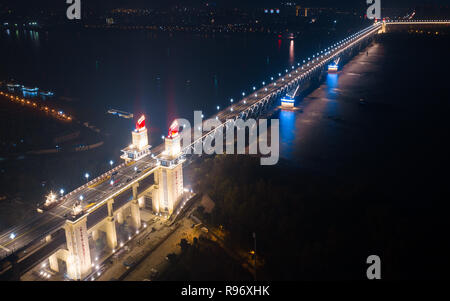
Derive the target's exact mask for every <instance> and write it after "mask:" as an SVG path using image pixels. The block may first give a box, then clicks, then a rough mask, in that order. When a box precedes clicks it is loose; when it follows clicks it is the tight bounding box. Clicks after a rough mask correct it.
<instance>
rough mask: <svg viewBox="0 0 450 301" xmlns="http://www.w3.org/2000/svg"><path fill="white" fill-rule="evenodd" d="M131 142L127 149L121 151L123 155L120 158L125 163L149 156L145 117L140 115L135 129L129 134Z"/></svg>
mask: <svg viewBox="0 0 450 301" xmlns="http://www.w3.org/2000/svg"><path fill="white" fill-rule="evenodd" d="M131 135H132V138H133V142H132V144H131V145H129V146H128V147H127V148H125V149H123V150H122V152H123V155H122V156H120V158H122V159H124V160H125V162H129V161H132V160H134V161H137V160H139V159H141V158H143V157H145V156H147V155H148V154H150V148H151V146H150V145H148V133H147V128H146V127H145V116H144V115H142V116H141V118H139V120H138V122H137V123H136V129H135V130H134V131H132V132H131Z"/></svg>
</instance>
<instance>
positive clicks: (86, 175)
mask: <svg viewBox="0 0 450 301" xmlns="http://www.w3.org/2000/svg"><path fill="white" fill-rule="evenodd" d="M84 177H85V178H86V181H87V180H89V174H88V173H85V174H84Z"/></svg>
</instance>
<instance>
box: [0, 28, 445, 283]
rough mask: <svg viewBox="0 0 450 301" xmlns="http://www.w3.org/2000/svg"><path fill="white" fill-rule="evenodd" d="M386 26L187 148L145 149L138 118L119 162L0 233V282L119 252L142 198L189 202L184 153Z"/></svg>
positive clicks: (262, 95) (310, 66)
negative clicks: (43, 264)
mask: <svg viewBox="0 0 450 301" xmlns="http://www.w3.org/2000/svg"><path fill="white" fill-rule="evenodd" d="M391 24H393V22H392V23H391V22H375V23H374V24H372V25H371V26H369V27H367V28H365V29H363V30H361V31H359V32H356V33H354V34H352V35H351V36H349V37H347V38H345V39H343V40H341V41H339V42H336V43H335V44H333V45H330V46H329V47H327V48H325V49H323V50H321V51H320V52H317V53H315V54H313V55H312V56H311V57H309V58H308V59H305V60H304V61H303V62H299V63H297V65H296V66H291V69H286V71H285V72H284V73H283V74H281V73H279V77H278V78H271V81H270V82H267V83H263V85H262V86H261V87H260V88H258V89H257V88H256V87H253V91H252V92H251V93H249V94H247V95H245V94H244V93H243V98H242V99H241V100H240V101H238V102H236V103H233V102H231V105H230V106H229V107H227V108H225V109H223V110H221V111H219V112H218V113H217V114H216V115H214V116H212V117H211V118H216V119H217V120H219V121H220V122H221V125H220V126H219V127H216V128H215V129H213V130H211V131H208V132H204V133H202V135H201V137H200V138H198V139H195V140H194V141H192V143H190V144H189V145H183V146H181V144H180V136H179V135H176V133H175V134H174V132H170V133H169V135H168V136H167V137H165V138H164V143H163V144H161V145H159V146H156V147H153V148H150V146H149V145H148V136H147V135H148V133H147V129H146V128H145V120H144V123H143V125H142V124H137V126H136V130H134V131H133V133H132V138H133V143H132V144H131V145H130V146H129V147H127V148H126V149H124V155H123V156H122V158H123V159H124V160H125V162H124V163H123V164H121V165H119V166H117V167H115V168H114V169H112V170H110V171H108V172H107V173H105V174H103V175H101V176H99V177H97V178H95V179H93V180H91V181H90V182H88V183H86V184H85V185H83V186H81V187H78V188H77V189H75V190H74V191H72V192H70V193H68V194H66V195H64V196H62V197H61V198H59V199H58V204H57V205H56V206H55V207H53V208H51V209H49V210H46V211H43V212H42V213H41V214H39V215H37V216H34V217H32V218H31V219H30V220H29V221H28V222H26V223H24V224H22V225H18V226H15V227H13V228H11V229H8V230H7V231H5V232H3V233H1V234H0V259H2V261H1V262H0V263H1V265H0V277H1V276H3V277H4V278H6V279H18V277H19V276H20V275H21V274H23V273H25V272H26V271H28V270H29V269H31V268H32V267H33V266H35V265H36V264H37V263H38V262H39V261H42V260H43V259H45V258H48V259H49V265H50V268H51V269H52V270H54V271H58V270H59V265H58V260H59V261H64V262H65V263H66V266H67V274H68V276H69V277H70V278H71V279H74V280H81V279H84V278H85V277H86V276H87V275H89V274H90V273H91V272H92V263H93V261H92V258H91V253H90V245H89V240H91V241H92V240H93V241H96V240H97V239H98V238H99V236H100V235H105V236H106V241H107V246H108V248H109V250H110V252H111V253H114V252H116V251H117V250H118V249H119V248H120V244H119V243H118V238H117V232H116V226H117V225H120V224H123V223H124V221H125V220H129V221H130V227H131V229H132V230H133V231H136V232H138V231H139V230H140V229H141V228H142V227H143V225H142V222H141V216H140V208H143V207H144V206H145V203H146V200H147V199H150V200H151V203H152V210H153V211H154V212H155V213H157V214H164V215H170V214H172V213H173V212H174V211H176V210H177V208H178V207H179V206H180V204H182V203H183V202H184V201H185V200H186V199H187V198H189V196H190V192H189V191H186V189H184V186H183V170H182V165H183V162H184V161H185V155H186V154H187V153H189V151H190V150H193V149H194V148H195V146H196V145H198V144H200V143H203V142H204V141H205V139H206V138H208V137H210V136H211V135H214V133H215V132H216V131H217V130H224V129H225V128H226V127H227V126H230V125H233V126H234V123H235V121H236V120H237V119H239V118H242V119H247V118H258V116H260V115H261V113H263V112H264V111H265V110H267V109H268V108H269V107H270V106H272V105H273V104H275V102H277V101H278V100H279V99H280V98H281V97H282V96H284V95H285V94H287V93H297V92H298V90H301V89H302V87H303V86H305V85H306V83H308V82H310V81H312V80H314V79H318V78H320V77H321V76H322V75H323V74H324V73H325V72H326V71H327V67H328V64H329V63H330V62H334V61H339V60H340V59H341V58H344V57H351V56H353V55H354V54H356V53H357V52H359V50H361V49H362V48H363V47H364V46H366V45H367V44H368V43H370V42H371V40H372V38H373V37H374V36H375V35H376V34H379V33H382V32H384V29H385V26H389V25H391ZM445 24H447V23H445ZM341 61H342V60H341ZM293 91H294V92H293ZM140 121H141V120H140ZM141 122H142V121H141ZM111 179H114V180H113V181H112V182H111ZM115 182H120V184H119V185H115V184H114V183H115ZM80 206H81V207H82V208H83V207H84V208H85V209H84V210H81V211H80V213H79V214H75V215H74V208H75V209H76V208H78V207H80ZM34 257H35V258H34Z"/></svg>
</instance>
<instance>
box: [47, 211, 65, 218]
mask: <svg viewBox="0 0 450 301" xmlns="http://www.w3.org/2000/svg"><path fill="white" fill-rule="evenodd" d="M48 214H50V215H53V216H56V217H59V218H63V217H62V216H60V215H58V214H56V213H53V212H50V211H48Z"/></svg>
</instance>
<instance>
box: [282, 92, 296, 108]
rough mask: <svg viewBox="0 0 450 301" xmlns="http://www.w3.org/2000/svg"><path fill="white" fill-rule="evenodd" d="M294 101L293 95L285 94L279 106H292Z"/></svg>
mask: <svg viewBox="0 0 450 301" xmlns="http://www.w3.org/2000/svg"><path fill="white" fill-rule="evenodd" d="M294 102H295V100H294V98H293V97H291V96H289V95H286V96H285V97H283V98H282V99H281V106H282V107H283V108H293V107H294Z"/></svg>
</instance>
